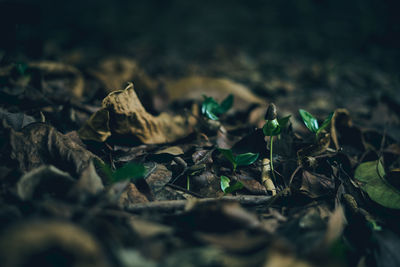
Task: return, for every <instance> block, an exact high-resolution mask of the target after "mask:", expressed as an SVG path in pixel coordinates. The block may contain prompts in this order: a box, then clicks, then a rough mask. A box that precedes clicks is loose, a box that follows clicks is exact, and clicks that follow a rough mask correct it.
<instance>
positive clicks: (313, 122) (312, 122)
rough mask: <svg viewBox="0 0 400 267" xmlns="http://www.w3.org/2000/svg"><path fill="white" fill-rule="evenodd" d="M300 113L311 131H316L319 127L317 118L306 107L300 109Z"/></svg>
mask: <svg viewBox="0 0 400 267" xmlns="http://www.w3.org/2000/svg"><path fill="white" fill-rule="evenodd" d="M299 113H300V116H301V118H302V119H303V122H304V124H305V125H306V127H307V128H308V129H309V130H310V131H311V132H313V133H316V132H317V131H318V128H319V126H318V121H317V119H316V118H315V117H314V116H313V115H311V114H310V113H309V112H307V111H305V110H304V109H299Z"/></svg>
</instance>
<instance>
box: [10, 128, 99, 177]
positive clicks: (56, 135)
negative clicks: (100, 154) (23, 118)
mask: <svg viewBox="0 0 400 267" xmlns="http://www.w3.org/2000/svg"><path fill="white" fill-rule="evenodd" d="M10 144H11V155H10V157H11V158H12V159H15V160H17V161H18V163H19V168H20V170H21V171H22V172H28V171H30V170H32V169H35V168H37V167H40V166H41V165H46V164H48V165H54V166H55V167H57V168H59V169H60V170H63V171H66V172H69V173H70V174H71V175H72V176H73V177H79V176H80V175H81V173H82V172H83V171H84V170H85V169H86V168H87V167H88V166H89V164H90V162H91V160H92V159H94V158H96V159H98V158H97V156H95V155H93V154H92V153H91V152H89V151H88V150H86V149H85V148H83V147H81V146H80V145H78V144H77V143H75V142H74V141H72V139H71V138H70V137H68V136H66V135H63V134H61V133H60V132H58V131H57V130H56V129H54V128H53V127H51V126H49V125H46V124H43V123H34V124H31V125H28V126H27V127H25V128H24V129H22V131H21V132H15V131H13V130H12V131H11V135H10Z"/></svg>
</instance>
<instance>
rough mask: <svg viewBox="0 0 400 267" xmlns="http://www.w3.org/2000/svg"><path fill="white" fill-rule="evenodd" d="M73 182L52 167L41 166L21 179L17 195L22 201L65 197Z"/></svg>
mask: <svg viewBox="0 0 400 267" xmlns="http://www.w3.org/2000/svg"><path fill="white" fill-rule="evenodd" d="M74 182H75V180H74V179H73V178H72V177H71V176H70V175H69V174H68V173H66V172H63V171H60V170H59V169H57V168H56V167H54V166H41V167H39V168H36V169H33V170H31V171H30V172H28V173H26V174H25V175H23V176H22V177H21V179H20V180H19V181H18V183H17V194H18V196H19V197H20V198H21V199H22V200H32V199H43V198H45V197H49V196H51V197H55V198H63V197H66V195H67V193H68V191H69V189H70V188H71V187H72V185H73V184H74Z"/></svg>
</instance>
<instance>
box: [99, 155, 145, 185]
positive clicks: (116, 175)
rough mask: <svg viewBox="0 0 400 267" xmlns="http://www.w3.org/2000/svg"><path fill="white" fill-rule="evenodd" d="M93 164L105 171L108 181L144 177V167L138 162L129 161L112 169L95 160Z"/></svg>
mask: <svg viewBox="0 0 400 267" xmlns="http://www.w3.org/2000/svg"><path fill="white" fill-rule="evenodd" d="M95 164H96V165H97V166H98V167H99V168H100V169H101V170H102V171H103V172H104V173H105V175H106V176H107V178H108V180H109V182H110V183H117V182H120V181H124V180H138V179H141V178H144V177H145V174H146V168H145V167H144V166H143V165H142V164H139V163H135V162H129V163H127V164H125V165H124V166H122V167H121V168H119V169H116V170H112V169H111V168H110V166H108V165H107V164H105V163H103V162H101V161H99V160H97V161H95Z"/></svg>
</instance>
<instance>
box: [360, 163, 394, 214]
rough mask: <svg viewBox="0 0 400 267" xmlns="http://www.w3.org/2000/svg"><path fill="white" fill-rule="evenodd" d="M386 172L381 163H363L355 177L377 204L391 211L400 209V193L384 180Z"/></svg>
mask: <svg viewBox="0 0 400 267" xmlns="http://www.w3.org/2000/svg"><path fill="white" fill-rule="evenodd" d="M384 176H385V170H384V168H383V165H382V163H381V161H368V162H364V163H361V164H360V165H359V166H358V167H357V169H356V171H355V173H354V177H355V178H356V179H357V180H358V181H360V182H361V189H362V190H363V191H365V192H366V193H367V194H368V196H369V197H370V198H371V199H372V200H373V201H375V202H376V203H378V204H380V205H382V206H384V207H387V208H391V209H400V192H399V191H398V190H397V189H396V188H394V187H393V186H392V185H390V184H389V183H388V182H387V181H386V180H384V178H383V177H384Z"/></svg>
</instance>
